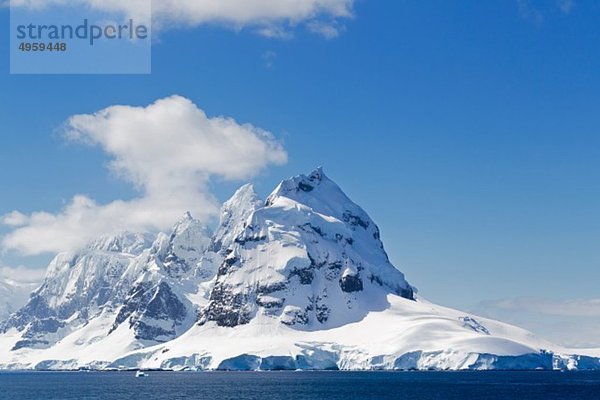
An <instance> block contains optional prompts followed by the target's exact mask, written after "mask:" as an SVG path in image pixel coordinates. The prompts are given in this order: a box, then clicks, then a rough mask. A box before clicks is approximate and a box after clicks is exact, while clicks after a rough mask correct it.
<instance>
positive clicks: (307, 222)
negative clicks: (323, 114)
mask: <svg viewBox="0 0 600 400" xmlns="http://www.w3.org/2000/svg"><path fill="white" fill-rule="evenodd" d="M0 289H1V287H0ZM572 353H573V352H571V351H569V350H567V349H562V348H560V347H558V346H555V345H553V344H551V343H548V342H546V341H544V340H542V339H539V338H536V337H535V336H534V335H533V334H531V333H529V332H527V331H524V330H522V329H519V328H516V327H513V326H510V325H506V324H503V323H500V322H497V321H492V320H487V319H484V318H479V317H477V316H473V315H469V314H466V313H463V312H460V311H456V310H452V309H448V308H444V307H440V306H437V305H435V304H431V303H429V302H427V301H426V300H424V299H422V298H420V297H419V296H417V294H416V289H415V288H413V287H412V286H411V285H410V284H409V283H408V282H407V280H406V279H405V277H404V275H403V274H402V273H401V272H400V271H399V270H398V269H397V268H396V267H394V266H393V265H392V264H391V263H390V260H389V259H388V256H387V254H386V252H385V249H384V245H383V243H382V241H381V237H380V232H379V229H378V227H377V225H376V224H375V222H374V221H373V220H371V218H370V217H369V216H368V214H367V213H366V212H365V211H364V210H363V209H362V208H361V207H359V206H358V205H357V204H355V203H354V202H352V200H350V199H349V198H348V197H347V196H346V195H345V194H344V192H343V191H342V190H341V189H340V188H339V186H338V185H337V184H335V183H334V182H333V181H332V180H331V179H329V178H328V177H327V176H326V175H325V173H324V172H323V170H322V169H317V170H316V171H314V172H312V173H311V174H309V175H299V176H296V177H293V178H290V179H288V180H285V181H283V182H281V183H280V184H279V185H278V186H277V188H276V189H275V190H274V191H273V192H272V193H271V194H270V195H269V196H268V197H267V199H266V201H263V200H261V199H260V198H259V196H258V195H257V194H256V193H255V191H254V189H253V187H252V186H251V185H245V186H243V187H242V188H240V189H239V190H238V191H237V192H236V193H235V194H234V195H233V197H232V198H231V199H230V200H228V201H227V202H225V203H224V205H223V207H222V210H221V220H220V222H219V225H218V227H217V229H216V231H215V233H214V234H213V233H212V232H211V231H210V229H209V228H207V227H206V226H204V225H203V224H201V223H200V222H199V221H197V220H195V219H194V218H193V217H192V216H191V215H189V213H186V214H185V215H184V216H183V218H182V219H181V220H180V221H178V222H177V223H176V224H175V225H174V227H173V229H172V231H171V232H170V233H160V234H158V235H157V236H149V235H147V234H139V233H127V232H122V233H119V234H117V235H114V236H111V237H105V238H100V239H98V240H96V241H94V242H93V243H90V244H89V245H88V246H86V247H85V248H84V249H82V250H81V251H79V252H77V253H76V254H59V255H57V257H56V258H55V259H54V260H53V261H52V262H51V264H50V265H49V267H48V271H47V275H46V279H45V280H44V282H43V283H42V285H41V286H40V287H39V288H38V289H36V290H35V291H34V292H33V293H32V294H31V298H30V300H29V302H28V303H27V304H26V305H24V306H23V307H22V308H20V309H19V310H17V311H16V312H14V313H12V314H11V315H10V317H8V318H7V319H6V320H5V321H4V322H2V323H0V368H8V369H19V368H26V369H29V368H37V369H74V368H81V367H86V368H98V369H102V368H163V369H199V370H202V369H224V370H239V369H243V370H255V369H262V370H265V369H430V368H434V369H535V368H543V369H600V361H599V359H598V358H596V357H593V354H592V353H593V352H591V351H590V352H589V354H590V356H579V355H572ZM596 355H598V354H596Z"/></svg>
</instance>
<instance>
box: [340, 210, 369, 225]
mask: <svg viewBox="0 0 600 400" xmlns="http://www.w3.org/2000/svg"><path fill="white" fill-rule="evenodd" d="M343 218H344V221H345V222H347V223H349V224H350V225H352V226H360V227H361V228H363V229H367V228H368V227H369V222H368V221H365V220H363V219H362V218H360V217H359V216H356V215H354V214H352V213H351V212H350V211H346V212H344V214H343Z"/></svg>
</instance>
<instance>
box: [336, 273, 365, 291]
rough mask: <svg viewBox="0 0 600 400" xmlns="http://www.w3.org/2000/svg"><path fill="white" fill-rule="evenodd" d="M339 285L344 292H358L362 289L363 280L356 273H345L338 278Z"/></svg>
mask: <svg viewBox="0 0 600 400" xmlns="http://www.w3.org/2000/svg"><path fill="white" fill-rule="evenodd" d="M340 287H341V288H342V290H343V291H344V292H346V293H352V292H360V291H362V290H363V282H362V279H360V277H359V276H358V275H345V276H342V278H341V279H340Z"/></svg>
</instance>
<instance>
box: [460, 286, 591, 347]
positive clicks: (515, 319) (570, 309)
mask: <svg viewBox="0 0 600 400" xmlns="http://www.w3.org/2000/svg"><path fill="white" fill-rule="evenodd" d="M471 311H472V312H473V313H474V314H477V315H481V316H484V317H488V318H493V319H498V320H501V321H505V322H508V323H511V324H514V325H517V326H521V327H523V328H526V329H528V330H530V331H532V332H535V333H536V334H537V335H538V336H540V337H543V338H545V339H550V340H551V341H553V342H555V343H559V344H562V345H564V346H567V347H579V348H592V347H594V348H596V347H600V338H599V337H598V331H599V330H600V299H577V300H562V301H561V300H550V299H542V298H532V297H518V298H509V299H501V300H488V301H483V302H481V303H479V304H478V305H477V306H476V307H475V308H474V309H473V310H471Z"/></svg>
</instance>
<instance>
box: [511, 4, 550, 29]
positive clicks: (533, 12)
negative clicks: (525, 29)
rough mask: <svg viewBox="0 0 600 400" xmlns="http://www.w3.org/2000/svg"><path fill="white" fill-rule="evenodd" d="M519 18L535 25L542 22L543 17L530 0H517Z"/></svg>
mask: <svg viewBox="0 0 600 400" xmlns="http://www.w3.org/2000/svg"><path fill="white" fill-rule="evenodd" d="M517 5H518V7H519V14H520V15H521V18H523V19H528V20H530V21H532V22H533V23H535V24H536V25H541V24H542V23H543V22H544V15H543V14H542V13H541V12H540V10H538V9H537V8H536V7H535V6H534V5H533V4H532V2H531V0H517Z"/></svg>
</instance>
